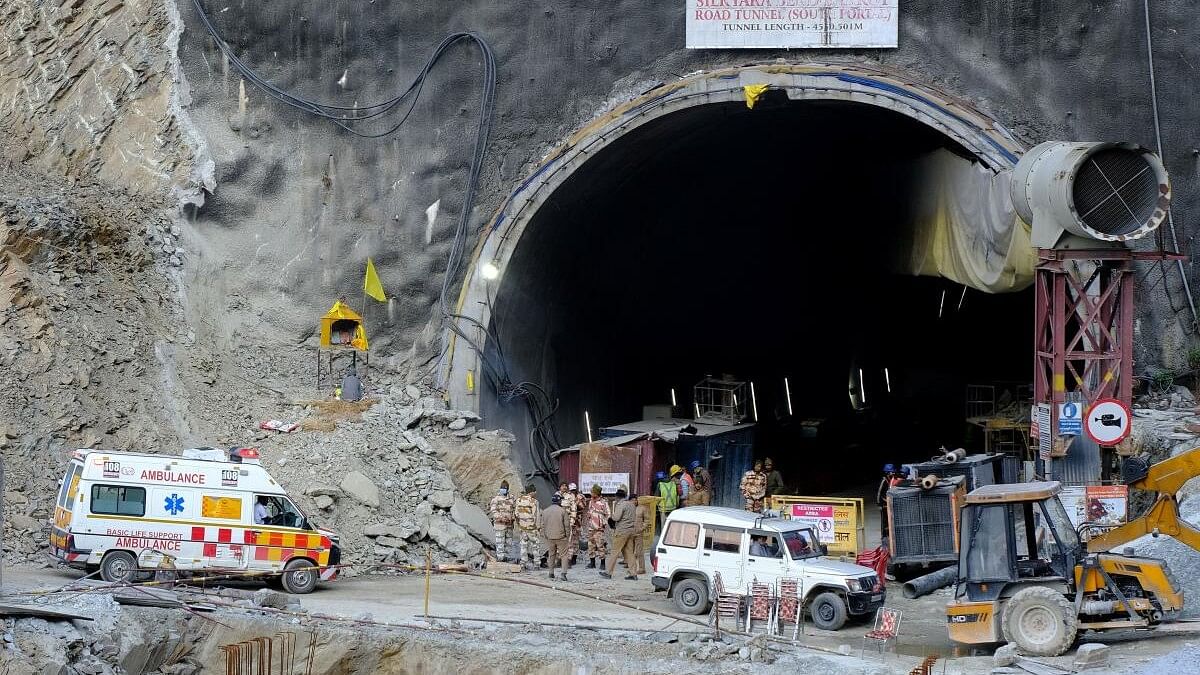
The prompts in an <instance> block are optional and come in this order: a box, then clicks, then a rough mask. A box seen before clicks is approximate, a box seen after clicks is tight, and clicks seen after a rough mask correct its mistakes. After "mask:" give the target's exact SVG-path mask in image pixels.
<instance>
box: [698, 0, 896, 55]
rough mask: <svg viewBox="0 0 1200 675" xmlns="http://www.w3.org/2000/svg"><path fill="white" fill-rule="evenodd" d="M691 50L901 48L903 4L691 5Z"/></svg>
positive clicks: (806, 0)
mask: <svg viewBox="0 0 1200 675" xmlns="http://www.w3.org/2000/svg"><path fill="white" fill-rule="evenodd" d="M686 2H687V47H688V49H773V48H784V49H789V48H817V49H820V48H844V47H895V46H897V43H898V38H897V36H898V34H899V28H898V26H899V16H900V11H899V0H686Z"/></svg>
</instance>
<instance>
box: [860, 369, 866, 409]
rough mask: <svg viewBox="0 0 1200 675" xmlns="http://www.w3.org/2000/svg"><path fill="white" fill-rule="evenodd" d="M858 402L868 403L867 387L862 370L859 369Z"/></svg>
mask: <svg viewBox="0 0 1200 675" xmlns="http://www.w3.org/2000/svg"><path fill="white" fill-rule="evenodd" d="M858 400H860V401H862V402H863V403H864V404H865V403H866V402H867V385H866V383H865V382H863V374H862V368H859V369H858Z"/></svg>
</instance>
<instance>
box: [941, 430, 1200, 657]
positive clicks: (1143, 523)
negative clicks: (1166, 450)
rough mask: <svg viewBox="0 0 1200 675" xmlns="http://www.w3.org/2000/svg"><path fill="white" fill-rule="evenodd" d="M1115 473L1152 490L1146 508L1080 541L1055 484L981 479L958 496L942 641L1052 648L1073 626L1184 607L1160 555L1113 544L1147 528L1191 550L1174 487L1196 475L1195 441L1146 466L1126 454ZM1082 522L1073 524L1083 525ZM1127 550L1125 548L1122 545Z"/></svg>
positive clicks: (1195, 537)
mask: <svg viewBox="0 0 1200 675" xmlns="http://www.w3.org/2000/svg"><path fill="white" fill-rule="evenodd" d="M1123 474H1124V476H1123V479H1124V482H1125V483H1126V484H1128V485H1129V486H1130V487H1133V488H1138V489H1142V490H1149V491H1153V492H1157V493H1158V497H1157V499H1156V500H1155V502H1154V505H1153V506H1152V507H1151V508H1150V510H1149V511H1148V512H1147V513H1146V515H1144V516H1142V517H1140V518H1136V519H1134V520H1131V521H1130V522H1128V523H1126V524H1124V525H1121V526H1119V527H1116V528H1115V529H1110V530H1108V531H1106V532H1103V533H1102V534H1099V535H1097V536H1094V537H1092V538H1091V539H1090V540H1089V541H1088V542H1087V545H1086V550H1085V546H1084V544H1083V543H1082V542H1081V539H1080V536H1079V531H1077V530H1076V528H1075V527H1073V526H1072V524H1071V521H1070V519H1068V518H1067V512H1066V509H1064V508H1063V505H1062V502H1060V501H1059V498H1058V493H1059V492H1060V490H1061V486H1060V484H1059V483H1058V482H1054V481H1049V482H1036V483H1015V484H1009V485H987V486H984V487H981V488H978V489H976V490H974V491H972V492H970V493H969V494H967V497H966V506H965V507H964V508H963V511H962V521H961V522H962V526H961V530H960V532H961V533H962V537H963V539H962V545H961V547H960V550H959V559H958V580H957V583H956V585H955V592H954V600H953V601H951V602H950V603H949V604H948V605H947V606H946V621H947V624H948V626H949V629H950V639H952V640H954V641H955V642H962V643H967V644H982V643H992V642H1002V641H1007V642H1014V643H1016V644H1017V648H1018V650H1019V651H1020V652H1021V653H1023V654H1027V655H1030V656H1057V655H1059V654H1062V653H1064V652H1066V651H1067V650H1068V649H1070V647H1071V645H1072V644H1073V643H1074V642H1075V636H1076V635H1077V634H1078V632H1079V631H1081V630H1095V631H1100V630H1109V629H1117V628H1147V627H1150V626H1154V625H1157V624H1159V623H1161V622H1162V621H1164V620H1169V619H1171V618H1174V617H1175V616H1176V615H1177V614H1178V613H1179V611H1180V610H1182V609H1183V591H1182V590H1180V587H1179V584H1178V583H1177V582H1176V580H1175V578H1174V577H1173V576H1172V575H1171V572H1170V570H1168V569H1167V565H1166V563H1165V562H1164V561H1162V560H1157V559H1154V558H1145V557H1138V556H1134V555H1130V554H1117V553H1109V552H1108V551H1111V550H1112V549H1114V548H1116V547H1118V546H1121V545H1123V544H1126V543H1128V542H1130V541H1133V540H1134V539H1136V538H1138V537H1140V536H1142V535H1146V534H1150V535H1154V536H1158V535H1163V534H1165V535H1170V536H1172V537H1175V538H1177V539H1179V540H1180V541H1182V542H1183V543H1185V544H1187V545H1189V546H1191V547H1192V548H1194V549H1196V550H1197V551H1200V531H1197V530H1196V529H1195V528H1193V527H1191V526H1190V525H1188V524H1187V523H1186V522H1183V521H1181V520H1180V519H1179V508H1178V502H1177V497H1176V493H1178V491H1179V489H1180V488H1181V487H1183V484H1184V483H1186V482H1187V481H1188V479H1190V478H1192V477H1194V476H1197V475H1200V448H1196V449H1193V450H1189V451H1188V452H1185V453H1183V454H1180V455H1179V456H1177V457H1173V458H1171V459H1168V460H1165V461H1163V462H1159V463H1157V464H1155V465H1153V466H1150V465H1149V464H1148V463H1147V462H1145V461H1144V460H1141V459H1139V458H1128V459H1126V460H1125V464H1124V466H1123ZM1094 527H1095V526H1093V525H1092V524H1090V523H1083V524H1082V525H1081V526H1080V530H1084V529H1092V528H1094ZM1128 553H1132V552H1131V551H1129V552H1128Z"/></svg>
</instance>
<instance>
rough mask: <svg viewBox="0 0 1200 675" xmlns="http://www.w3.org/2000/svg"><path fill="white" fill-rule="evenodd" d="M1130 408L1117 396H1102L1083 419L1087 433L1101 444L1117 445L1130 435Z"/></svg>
mask: <svg viewBox="0 0 1200 675" xmlns="http://www.w3.org/2000/svg"><path fill="white" fill-rule="evenodd" d="M1129 417H1130V415H1129V408H1128V407H1126V406H1125V404H1124V403H1121V402H1120V401H1118V400H1116V399H1115V398H1102V399H1100V400H1099V401H1096V403H1095V404H1093V405H1092V407H1091V408H1089V409H1088V411H1087V415H1085V416H1084V419H1083V428H1084V429H1085V430H1087V435H1088V437H1089V438H1091V439H1092V440H1093V441H1096V442H1097V443H1099V444H1100V445H1116V444H1117V443H1120V442H1121V441H1123V440H1125V439H1126V438H1128V437H1129V430H1130V419H1129Z"/></svg>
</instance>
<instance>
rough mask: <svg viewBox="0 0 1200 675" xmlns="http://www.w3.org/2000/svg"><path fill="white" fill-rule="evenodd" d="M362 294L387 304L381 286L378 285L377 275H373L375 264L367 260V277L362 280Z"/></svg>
mask: <svg viewBox="0 0 1200 675" xmlns="http://www.w3.org/2000/svg"><path fill="white" fill-rule="evenodd" d="M363 292H364V293H366V294H367V295H369V296H371V297H372V298H375V299H376V300H378V301H380V302H387V295H385V294H384V292H383V284H381V283H379V275H378V274H376V273H375V263H373V262H371V259H370V258H367V276H366V278H365V279H363Z"/></svg>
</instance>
